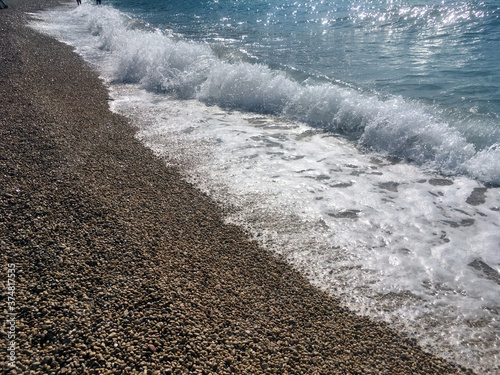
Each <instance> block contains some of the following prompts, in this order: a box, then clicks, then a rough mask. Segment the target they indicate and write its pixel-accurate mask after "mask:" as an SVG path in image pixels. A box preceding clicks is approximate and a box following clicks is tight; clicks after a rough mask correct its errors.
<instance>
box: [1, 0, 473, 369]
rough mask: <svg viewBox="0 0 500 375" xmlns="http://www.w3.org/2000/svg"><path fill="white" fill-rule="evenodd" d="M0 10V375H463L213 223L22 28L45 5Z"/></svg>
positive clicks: (88, 88)
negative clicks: (11, 284) (12, 357)
mask: <svg viewBox="0 0 500 375" xmlns="http://www.w3.org/2000/svg"><path fill="white" fill-rule="evenodd" d="M5 1H6V2H7V4H8V5H9V8H8V9H1V10H0V32H1V39H0V98H1V102H0V249H1V251H0V264H1V270H2V272H1V283H2V284H1V285H2V293H1V296H0V299H1V301H0V302H1V311H2V325H1V331H0V347H1V348H2V349H1V350H2V355H1V356H0V368H1V369H2V372H3V373H8V374H171V373H172V374H230V373H231V374H371V373H379V374H455V373H467V372H468V371H467V370H465V369H462V368H460V367H458V366H455V365H453V364H451V363H448V362H446V361H444V360H441V359H439V358H437V357H435V356H433V355H431V354H429V353H427V352H425V351H423V350H421V349H420V348H419V347H418V346H417V345H416V344H415V343H414V341H413V340H412V339H409V338H406V337H405V336H404V335H402V334H400V333H397V332H395V331H393V330H391V329H389V328H388V327H387V326H386V325H385V324H381V323H376V322H373V321H371V320H369V319H367V318H364V317H359V316H356V315H355V314H353V313H351V312H350V311H348V310H347V309H345V308H343V307H342V306H341V305H340V304H339V302H338V301H337V300H336V299H335V298H332V297H330V296H328V295H326V294H325V293H323V292H321V291H319V290H318V289H316V288H314V287H312V286H311V285H310V284H309V283H308V282H307V281H306V280H305V278H304V277H303V276H301V275H300V274H299V273H297V272H295V271H294V270H293V269H292V268H291V267H290V266H288V265H287V264H285V263H284V262H282V261H280V260H279V259H276V258H275V257H274V256H273V255H272V254H270V253H269V252H267V251H266V250H264V249H262V248H260V247H259V246H258V245H257V244H256V243H255V242H252V241H249V240H248V239H247V238H246V237H245V235H244V233H243V231H242V230H241V229H239V228H238V227H235V226H231V225H226V224H224V222H223V218H222V215H221V211H220V209H219V208H218V207H217V205H216V204H214V203H213V202H212V201H211V200H210V199H209V198H208V197H207V196H205V195H203V194H202V193H200V192H199V191H198V190H196V189H195V188H193V186H191V185H189V184H188V183H186V182H185V181H183V179H182V178H181V173H179V171H177V170H176V169H175V168H171V167H167V166H165V164H164V162H163V161H161V160H159V159H157V158H155V157H154V156H153V155H152V153H151V152H150V151H149V150H148V149H146V148H145V147H144V146H143V145H142V144H141V143H139V142H138V141H137V140H136V139H134V129H133V128H132V127H131V126H130V125H129V124H128V123H127V121H126V119H124V118H122V117H120V116H118V115H116V114H113V113H111V112H110V111H109V110H108V101H107V99H108V93H107V90H106V88H105V86H104V85H103V83H102V82H101V81H100V80H99V78H98V75H97V74H96V73H95V72H93V71H92V70H91V69H90V68H89V67H88V66H86V65H85V64H84V62H83V61H82V60H81V58H80V57H78V56H77V55H76V54H74V53H73V52H72V49H71V47H68V46H66V45H64V44H62V43H59V42H57V41H55V40H54V39H51V38H49V37H47V36H43V35H40V34H38V33H36V32H35V31H33V30H31V29H29V28H27V27H25V26H23V25H24V24H25V21H26V16H25V12H26V11H30V12H32V11H36V10H38V9H40V8H41V7H47V6H51V5H53V4H55V3H56V1H54V0H46V1H42V0H33V1H28V0H11V1H8V0H5ZM75 6H76V2H75ZM9 265H10V267H12V268H9ZM13 267H15V268H13ZM8 269H11V271H8ZM12 269H14V270H15V272H12ZM13 275H15V277H14V276H13ZM9 279H10V280H11V281H12V280H15V290H13V289H12V288H10V289H7V288H6V286H7V285H8V280H9ZM7 291H10V292H11V293H8V292H7ZM8 297H11V298H10V301H15V305H12V304H10V305H9V304H8V302H9V298H8ZM9 308H10V309H9ZM8 314H15V315H8ZM12 317H15V321H13V320H12ZM12 322H15V324H14V323H12ZM11 333H15V338H12V337H11V338H9V335H10V336H12V335H11ZM12 343H14V348H15V352H13V351H10V352H9V351H7V349H9V348H11V347H12ZM9 353H10V354H14V355H15V360H13V361H12V363H14V364H15V367H11V366H9V362H10V359H9V358H10V357H8V355H9ZM469 373H470V372H469Z"/></svg>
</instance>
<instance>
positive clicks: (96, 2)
mask: <svg viewBox="0 0 500 375" xmlns="http://www.w3.org/2000/svg"><path fill="white" fill-rule="evenodd" d="M0 1H1V0H0ZM95 4H96V5H101V0H95Z"/></svg>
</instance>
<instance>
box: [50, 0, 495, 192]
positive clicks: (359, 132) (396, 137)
mask: <svg viewBox="0 0 500 375" xmlns="http://www.w3.org/2000/svg"><path fill="white" fill-rule="evenodd" d="M62 17H64V20H63V22H64V23H65V27H66V28H70V27H71V26H72V25H73V26H75V25H76V22H78V25H77V27H78V28H79V29H80V32H81V33H87V37H88V36H89V34H90V36H93V37H94V38H95V39H94V40H93V41H92V42H93V48H96V47H98V48H100V49H101V50H102V51H103V52H107V53H108V54H109V59H108V60H106V67H105V69H106V71H107V73H108V74H109V78H110V79H111V80H113V81H114V82H122V83H137V84H139V85H140V86H141V87H142V88H145V89H147V90H152V91H155V92H162V93H168V94H173V95H175V96H176V97H177V98H179V99H192V98H196V99H198V100H201V101H203V102H205V103H207V104H215V105H219V106H221V107H224V108H231V109H239V110H245V111H251V112H255V113H264V114H273V115H277V116H281V117H283V118H286V119H291V120H295V121H300V122H304V123H306V124H309V125H311V126H313V127H318V128H321V129H323V130H328V131H333V132H340V133H343V134H346V135H348V136H349V137H351V138H353V139H356V140H357V142H358V143H359V144H360V145H363V146H365V147H368V148H369V149H371V150H374V151H377V152H380V153H383V154H385V155H393V156H398V157H401V158H405V159H408V160H409V161H411V162H414V163H416V164H418V165H422V166H425V167H427V168H432V169H435V170H437V171H440V172H444V173H450V174H467V175H469V176H471V177H474V178H478V179H480V180H481V181H483V182H486V183H492V184H496V185H498V184H500V178H499V177H498V176H499V175H500V167H499V165H500V159H499V154H498V151H497V148H496V147H494V144H495V143H498V142H499V141H500V139H498V136H499V134H498V132H490V134H489V135H486V136H483V140H482V142H481V143H482V145H481V147H482V148H481V149H476V147H477V146H475V145H474V144H472V143H470V142H469V141H467V140H466V137H465V136H464V135H463V134H462V133H460V131H459V130H458V128H457V127H453V126H452V125H451V124H452V122H457V121H458V120H457V119H450V118H440V117H439V116H440V115H438V113H437V111H435V110H434V109H433V108H430V107H428V106H424V105H422V104H419V103H416V102H412V101H408V100H404V99H402V98H399V97H395V98H388V99H381V98H378V97H377V96H375V95H373V94H366V93H361V92H359V91H357V90H354V89H351V88H347V87H343V86H339V85H336V84H331V83H329V84H313V83H310V84H301V83H298V82H295V81H293V80H292V79H291V78H290V77H289V76H288V75H287V73H286V72H283V71H276V70H271V69H270V68H268V67H266V66H264V65H260V64H250V63H248V62H244V61H239V62H234V61H231V62H229V61H223V60H221V59H219V58H218V57H217V56H216V54H215V53H214V52H213V51H212V49H211V48H210V46H209V45H207V44H200V43H192V42H187V41H182V40H176V39H173V38H172V37H171V36H169V35H168V33H165V32H161V31H159V30H154V29H151V28H149V29H148V28H145V27H138V25H139V26H140V25H141V24H140V23H139V24H138V23H137V21H136V20H133V19H131V18H128V17H126V16H125V15H124V14H122V13H120V12H118V11H117V10H115V9H113V8H111V7H102V8H100V11H99V12H95V11H94V9H93V7H92V6H91V5H89V4H86V5H83V6H81V7H79V8H77V9H76V10H74V11H72V12H68V14H66V15H64V16H61V18H62ZM58 27H60V26H58ZM58 31H61V30H58ZM78 37H79V38H80V39H76V35H72V36H68V35H64V36H63V38H69V39H68V42H70V43H71V44H76V45H77V46H80V48H82V49H88V46H89V45H88V40H87V37H85V36H82V34H80V35H78ZM82 52H85V51H82ZM470 121H473V120H470ZM461 122H462V124H461V125H460V126H461V127H462V128H470V127H481V125H480V124H474V123H470V124H467V123H465V124H464V123H463V121H461ZM483 161H487V162H488V163H487V166H484V165H482V166H481V167H479V168H478V163H481V162H483Z"/></svg>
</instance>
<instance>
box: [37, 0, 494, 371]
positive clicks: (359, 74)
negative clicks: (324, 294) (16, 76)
mask: <svg viewBox="0 0 500 375" xmlns="http://www.w3.org/2000/svg"><path fill="white" fill-rule="evenodd" d="M32 26H33V27H35V28H37V29H38V30H41V31H43V32H46V33H49V34H51V35H53V36H55V37H57V38H58V39H60V40H62V41H64V42H66V43H68V44H70V45H73V46H75V48H76V51H77V52H78V53H79V54H81V55H82V56H83V57H84V58H85V59H86V60H87V61H88V63H89V64H91V65H92V66H93V67H94V68H95V69H96V70H98V71H99V72H100V74H101V76H102V77H103V79H104V80H105V81H106V82H107V83H108V85H109V87H110V95H111V97H112V98H113V99H114V100H113V101H111V102H110V103H111V108H112V110H114V111H116V112H119V113H121V114H124V115H125V116H127V117H129V118H130V119H131V121H132V123H133V124H134V125H135V126H137V129H138V132H137V137H138V138H139V139H140V140H142V141H143V142H144V144H145V145H147V146H148V147H150V148H151V149H153V150H154V151H155V153H156V154H157V155H159V156H160V157H165V160H166V162H168V163H171V164H174V165H178V166H180V167H182V170H183V171H184V173H185V178H186V179H187V180H189V181H191V182H193V183H194V184H195V185H196V186H197V187H199V188H200V189H202V190H203V191H205V192H207V193H208V194H209V195H210V196H211V197H212V198H213V199H214V200H216V201H217V202H219V203H220V204H221V205H222V206H223V208H224V211H225V212H226V220H227V221H228V222H233V223H236V224H238V225H240V226H242V227H244V228H245V229H246V230H247V231H248V233H249V235H250V236H252V237H253V238H255V239H257V240H258V241H260V243H261V244H262V245H264V246H266V247H267V248H269V249H271V250H273V251H275V252H276V253H277V254H279V255H280V256H282V257H283V258H284V259H286V260H287V261H289V262H290V263H291V264H292V265H293V266H294V267H295V268H297V269H298V270H300V271H301V272H303V273H304V274H305V275H306V276H307V277H308V278H309V279H310V280H311V282H312V283H313V284H315V285H317V286H318V287H320V288H322V289H324V290H326V291H328V292H330V293H331V294H332V295H334V296H336V297H339V298H340V299H341V300H342V301H343V303H344V304H346V305H348V306H349V307H351V308H352V309H353V310H355V311H357V312H359V313H362V314H367V315H370V316H372V317H374V318H376V319H381V320H384V321H387V322H388V323H389V324H391V325H392V326H394V327H397V328H399V329H401V330H403V331H404V332H406V334H408V335H411V336H413V337H416V338H417V339H418V340H419V343H420V344H421V345H423V346H425V347H427V348H428V349H429V350H431V351H433V352H435V353H438V354H440V355H442V356H444V357H446V358H449V359H452V360H454V361H456V362H458V363H460V364H463V365H466V366H469V367H471V368H473V369H475V370H477V371H480V372H483V373H498V372H499V371H500V361H499V354H500V348H499V344H500V342H499V335H500V323H499V318H500V274H499V271H500V189H499V188H498V186H499V185H500V118H499V115H500V65H499V64H498V63H497V62H498V61H499V59H500V6H499V5H498V3H496V2H494V1H475V0H469V1H463V0H456V1H431V0H400V1H398V0H392V1H390V0H387V1H386V0H358V1H342V0H336V1H334V0H324V1H304V0H300V1H283V0H281V1H275V0H266V1H265V0H238V1H223V0H218V1H214V0H203V1H202V0H198V1H191V0H183V1H177V0H169V1H167V0H155V1H153V0H137V1H131V0H121V1H118V0H112V1H106V2H105V5H102V6H95V5H94V4H93V2H89V1H87V2H86V1H85V0H84V2H83V4H82V5H81V6H78V7H77V6H76V2H75V3H68V4H66V5H65V6H63V7H61V8H60V9H56V10H50V11H47V12H44V13H42V14H37V15H33V21H32Z"/></svg>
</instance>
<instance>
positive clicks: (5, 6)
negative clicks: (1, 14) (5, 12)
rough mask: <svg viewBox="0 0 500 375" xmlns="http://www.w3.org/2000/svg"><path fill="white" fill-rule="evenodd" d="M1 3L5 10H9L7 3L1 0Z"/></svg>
mask: <svg viewBox="0 0 500 375" xmlns="http://www.w3.org/2000/svg"><path fill="white" fill-rule="evenodd" d="M0 3H2V8H4V9H7V8H8V6H7V4H5V3H4V2H3V0H0Z"/></svg>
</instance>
